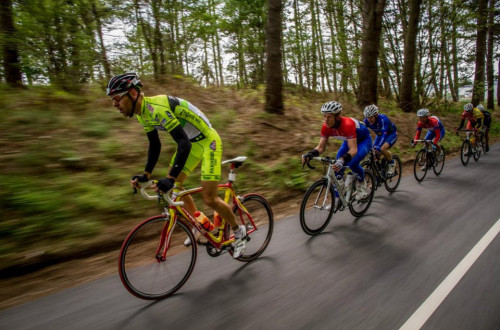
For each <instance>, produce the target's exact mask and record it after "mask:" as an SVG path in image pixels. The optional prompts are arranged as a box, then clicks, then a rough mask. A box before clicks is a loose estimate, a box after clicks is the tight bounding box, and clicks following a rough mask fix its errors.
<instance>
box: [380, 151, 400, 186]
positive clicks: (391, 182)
mask: <svg viewBox="0 0 500 330" xmlns="http://www.w3.org/2000/svg"><path fill="white" fill-rule="evenodd" d="M392 159H393V160H394V163H395V165H394V172H393V173H392V174H386V177H385V181H384V185H385V189H387V191H389V192H394V191H396V189H397V188H398V186H399V182H401V172H402V171H403V166H402V165H401V159H400V158H399V156H398V155H392ZM386 173H387V172H386Z"/></svg>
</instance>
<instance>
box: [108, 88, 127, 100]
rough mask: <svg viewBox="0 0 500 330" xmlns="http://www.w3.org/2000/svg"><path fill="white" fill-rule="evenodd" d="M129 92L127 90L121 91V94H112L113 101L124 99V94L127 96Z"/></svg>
mask: <svg viewBox="0 0 500 330" xmlns="http://www.w3.org/2000/svg"><path fill="white" fill-rule="evenodd" d="M127 93H128V91H125V92H123V93H119V94H115V95H113V96H111V101H113V102H116V103H118V102H120V101H121V100H122V98H123V96H125V94H127Z"/></svg>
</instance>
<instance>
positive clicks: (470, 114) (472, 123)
mask: <svg viewBox="0 0 500 330" xmlns="http://www.w3.org/2000/svg"><path fill="white" fill-rule="evenodd" d="M460 119H461V120H460V126H459V127H458V128H456V129H455V131H456V132H458V130H460V129H462V127H464V122H465V120H466V119H467V120H468V121H467V126H466V129H475V130H478V129H480V128H481V127H482V126H483V120H484V115H483V113H482V112H481V110H479V109H478V108H474V106H473V105H472V103H467V104H466V105H464V111H463V112H462V115H461V116H460Z"/></svg>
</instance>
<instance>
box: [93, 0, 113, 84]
mask: <svg viewBox="0 0 500 330" xmlns="http://www.w3.org/2000/svg"><path fill="white" fill-rule="evenodd" d="M92 14H93V15H94V19H95V22H96V28H97V36H98V37H99V46H100V48H101V56H100V58H101V64H102V67H103V68H104V74H105V76H106V81H108V80H109V79H110V78H111V66H110V65H109V61H108V55H107V54H106V46H104V38H103V34H102V23H101V14H100V13H99V11H98V9H97V6H96V4H95V0H93V1H92Z"/></svg>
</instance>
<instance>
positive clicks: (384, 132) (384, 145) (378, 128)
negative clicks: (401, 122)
mask: <svg viewBox="0 0 500 330" xmlns="http://www.w3.org/2000/svg"><path fill="white" fill-rule="evenodd" d="M363 114H364V116H365V120H364V123H365V125H366V127H368V128H369V129H371V130H372V131H373V132H374V133H375V134H376V135H377V137H376V138H375V141H374V142H373V150H374V151H375V154H376V155H377V157H379V154H382V155H383V156H384V159H382V166H383V167H385V164H384V161H387V162H389V167H388V170H387V174H389V175H390V174H392V173H394V167H395V165H396V163H395V162H394V160H393V159H392V154H391V152H390V151H389V149H390V148H391V147H392V146H393V145H394V144H395V143H396V141H397V140H398V132H397V128H396V125H394V124H393V123H392V122H391V121H390V119H389V117H387V116H386V115H384V114H382V113H379V111H378V107H377V106H376V105H374V104H372V105H369V106H367V107H365V109H364V110H363Z"/></svg>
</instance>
